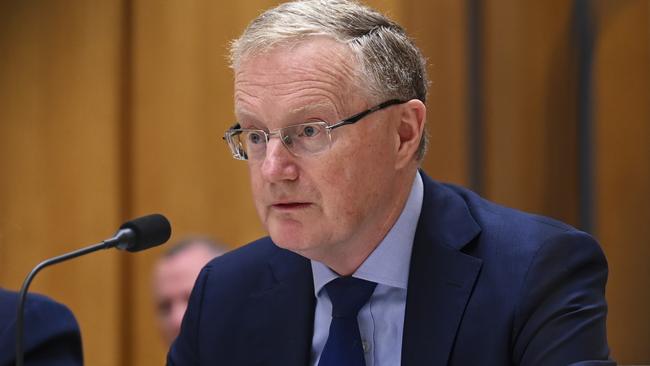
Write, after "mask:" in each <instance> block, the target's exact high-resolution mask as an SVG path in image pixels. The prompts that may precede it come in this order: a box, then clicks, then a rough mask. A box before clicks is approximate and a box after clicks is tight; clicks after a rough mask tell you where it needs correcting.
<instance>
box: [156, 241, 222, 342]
mask: <svg viewBox="0 0 650 366" xmlns="http://www.w3.org/2000/svg"><path fill="white" fill-rule="evenodd" d="M225 251H226V250H225V247H223V246H222V245H220V244H217V243H216V242H214V241H213V240H211V239H208V238H203V237H190V238H186V239H184V240H181V241H179V242H178V243H176V244H175V245H174V246H172V247H171V248H170V249H168V250H167V251H166V252H165V253H164V254H163V256H162V257H161V258H160V259H159V260H158V261H157V262H156V264H155V267H154V272H153V281H152V282H153V286H152V288H153V297H154V301H155V303H156V310H157V311H156V313H157V315H158V317H157V318H158V328H159V329H160V333H161V334H162V337H163V339H164V340H165V343H167V345H168V346H169V345H171V343H172V342H173V341H174V339H176V337H177V336H178V332H179V331H180V329H181V321H182V320H183V314H185V309H186V308H187V301H188V299H189V297H190V293H191V292H192V286H194V281H196V277H197V276H198V275H199V272H200V271H201V268H203V266H204V265H205V264H206V263H208V262H209V261H210V260H211V259H212V258H214V257H216V256H219V255H221V254H223V253H224V252H225Z"/></svg>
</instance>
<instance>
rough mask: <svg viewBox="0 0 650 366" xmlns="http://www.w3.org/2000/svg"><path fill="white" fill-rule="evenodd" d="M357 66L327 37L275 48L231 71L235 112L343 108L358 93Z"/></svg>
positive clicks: (350, 55) (343, 47)
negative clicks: (281, 108)
mask: <svg viewBox="0 0 650 366" xmlns="http://www.w3.org/2000/svg"><path fill="white" fill-rule="evenodd" d="M357 80H358V72H357V62H356V59H355V57H354V55H353V53H352V51H351V50H350V49H349V48H348V47H347V46H346V45H343V44H341V43H339V42H336V41H334V40H332V39H329V38H325V37H313V38H311V39H309V40H305V41H301V42H299V43H292V44H287V45H281V46H276V47H275V48H274V49H272V50H270V51H266V52H264V53H261V54H257V55H253V56H249V57H248V58H246V59H245V60H244V61H243V62H241V63H239V66H238V67H237V69H235V109H236V113H237V114H238V116H239V115H242V114H249V113H250V114H257V113H259V112H260V111H263V110H267V109H268V108H269V107H274V106H278V105H282V106H283V108H284V110H285V111H290V112H295V113H300V112H303V111H304V110H305V109H309V108H310V107H306V106H314V107H316V108H320V107H326V106H331V107H333V108H335V109H336V111H337V112H341V109H345V107H346V106H347V105H348V102H349V101H350V95H351V94H352V93H354V91H355V90H357V89H358V82H357Z"/></svg>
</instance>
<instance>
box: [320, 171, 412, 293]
mask: <svg viewBox="0 0 650 366" xmlns="http://www.w3.org/2000/svg"><path fill="white" fill-rule="evenodd" d="M423 196H424V184H423V183H422V177H421V176H420V172H419V171H418V172H417V173H416V174H415V178H414V179H413V184H412V186H411V193H410V194H409V197H408V199H407V201H406V205H404V209H403V210H402V213H401V214H400V216H399V218H398V219H397V221H396V222H395V225H393V227H392V228H391V229H390V231H389V232H388V234H386V237H384V239H383V240H382V241H381V243H379V245H378V246H377V248H375V250H374V251H373V252H372V253H370V256H368V258H366V260H365V261H364V262H363V263H362V264H361V266H360V267H359V268H358V269H357V270H356V271H355V272H354V273H353V274H352V277H357V278H361V279H364V280H367V281H372V282H376V283H377V284H383V285H387V286H391V287H397V288H401V289H404V290H406V287H407V284H408V275H409V267H410V263H411V251H412V249H413V239H414V238H415V230H416V228H417V223H418V218H419V217H420V211H421V210H422V199H423ZM311 269H312V273H313V275H314V276H313V277H314V292H315V293H316V296H318V293H319V292H320V290H321V289H322V288H323V287H324V286H325V285H326V284H327V283H329V282H330V281H332V280H333V279H335V278H337V277H338V275H337V274H336V273H335V272H334V271H332V270H331V269H330V268H329V267H327V266H326V265H324V264H323V263H321V262H318V261H315V260H312V261H311Z"/></svg>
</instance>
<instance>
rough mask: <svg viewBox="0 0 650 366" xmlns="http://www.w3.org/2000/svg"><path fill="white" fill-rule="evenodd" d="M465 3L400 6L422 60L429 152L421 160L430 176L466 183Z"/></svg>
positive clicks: (416, 2) (405, 24)
mask: <svg viewBox="0 0 650 366" xmlns="http://www.w3.org/2000/svg"><path fill="white" fill-rule="evenodd" d="M465 3H466V2H465V1H453V0H452V1H449V0H444V1H408V2H404V5H403V6H404V11H403V13H404V20H403V22H402V24H403V26H404V27H405V28H406V30H407V31H408V32H409V35H411V36H412V37H413V38H414V39H415V42H416V44H417V45H418V47H420V49H421V50H422V52H423V53H424V55H425V57H427V59H428V66H429V68H428V72H429V79H430V80H431V85H430V87H429V95H428V97H427V124H428V128H429V150H428V153H427V155H426V157H425V159H424V161H423V162H422V167H423V169H424V170H425V171H426V172H427V174H429V175H430V176H431V177H433V178H435V179H440V180H442V181H446V182H453V183H457V184H464V185H467V184H468V180H469V168H468V164H469V160H468V159H469V149H468V146H467V144H468V95H467V90H468V77H467V70H468V60H467V57H468V47H467V32H466V29H467V9H466V6H465Z"/></svg>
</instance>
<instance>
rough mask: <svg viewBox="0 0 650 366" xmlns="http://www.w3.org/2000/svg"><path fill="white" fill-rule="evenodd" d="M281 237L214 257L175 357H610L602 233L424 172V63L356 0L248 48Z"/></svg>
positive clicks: (240, 47)
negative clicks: (596, 238) (521, 209)
mask: <svg viewBox="0 0 650 366" xmlns="http://www.w3.org/2000/svg"><path fill="white" fill-rule="evenodd" d="M232 65H233V69H234V73H235V112H236V116H237V120H238V123H237V124H236V125H235V126H233V127H232V128H231V129H230V130H229V131H228V132H227V133H226V135H225V138H226V140H227V141H228V143H229V146H230V148H231V150H232V152H233V155H234V157H235V158H237V159H243V160H247V164H248V167H249V172H250V177H251V185H252V191H253V198H254V201H255V204H256V208H257V211H258V214H259V216H260V219H261V221H262V222H263V224H264V226H265V227H266V229H267V230H268V232H269V234H270V238H263V239H260V240H258V241H256V242H253V243H251V244H249V245H247V246H244V247H242V248H240V249H238V250H235V251H233V252H231V253H229V254H226V255H224V256H222V257H220V258H218V259H216V260H214V261H212V262H210V263H209V264H208V265H207V266H206V267H205V268H204V269H203V271H202V272H201V274H200V275H199V278H198V279H197V283H196V285H195V287H194V290H193V293H192V296H191V298H190V304H189V307H188V311H187V313H186V315H185V318H184V320H183V325H182V329H181V334H180V336H179V337H178V339H177V340H176V342H175V343H174V344H173V346H172V348H171V350H170V353H169V355H168V364H170V365H216V364H219V365H283V366H288V365H296V366H297V365H319V366H324V365H340V366H341V365H364V364H365V365H374V366H384V365H400V364H401V365H408V366H416V365H417V366H420V365H568V364H575V365H609V364H613V363H612V362H611V361H609V360H608V357H609V349H608V346H607V341H606V334H605V317H606V303H605V298H604V288H605V282H606V278H607V264H606V261H605V258H604V256H603V253H602V251H601V249H600V248H599V246H598V244H597V243H596V242H595V241H594V240H593V239H592V238H590V237H589V236H588V235H587V234H585V233H582V232H579V231H577V230H575V229H573V228H571V227H569V226H567V225H564V224H562V223H559V222H556V221H554V220H551V219H548V218H543V217H539V216H533V215H529V214H525V213H522V212H518V211H515V210H511V209H507V208H504V207H500V206H498V205H495V204H493V203H490V202H488V201H485V200H483V199H481V198H480V197H478V196H476V195H475V194H473V193H472V192H469V191H467V190H465V189H463V188H459V187H456V186H452V185H444V184H440V183H437V182H434V181H432V180H431V179H430V178H428V177H427V176H426V175H425V174H424V172H422V171H419V170H418V167H419V162H420V160H421V159H422V157H423V155H424V149H425V146H426V134H425V132H424V123H425V118H426V107H425V100H426V93H427V84H428V83H427V79H426V72H425V61H424V58H423V57H422V55H421V54H420V52H419V50H418V49H417V48H416V47H415V46H414V44H413V43H412V41H411V40H410V39H409V38H408V37H407V36H406V35H405V33H404V30H403V29H402V28H401V27H400V26H399V25H397V24H395V23H394V22H392V21H391V20H389V19H387V18H386V17H384V16H383V15H381V14H379V13H377V12H375V11H373V10H371V9H368V8H366V7H363V6H360V5H358V4H357V3H353V2H349V1H344V0H330V1H328V0H308V1H298V2H291V3H286V4H283V5H280V6H279V7H277V8H275V9H272V10H269V11H267V12H266V13H264V14H262V15H261V16H260V17H258V18H257V19H255V20H254V21H253V22H252V23H251V24H250V25H249V26H248V28H247V29H246V30H245V32H244V34H243V35H242V36H241V37H240V38H239V39H238V40H236V41H235V42H234V43H233V45H232Z"/></svg>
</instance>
